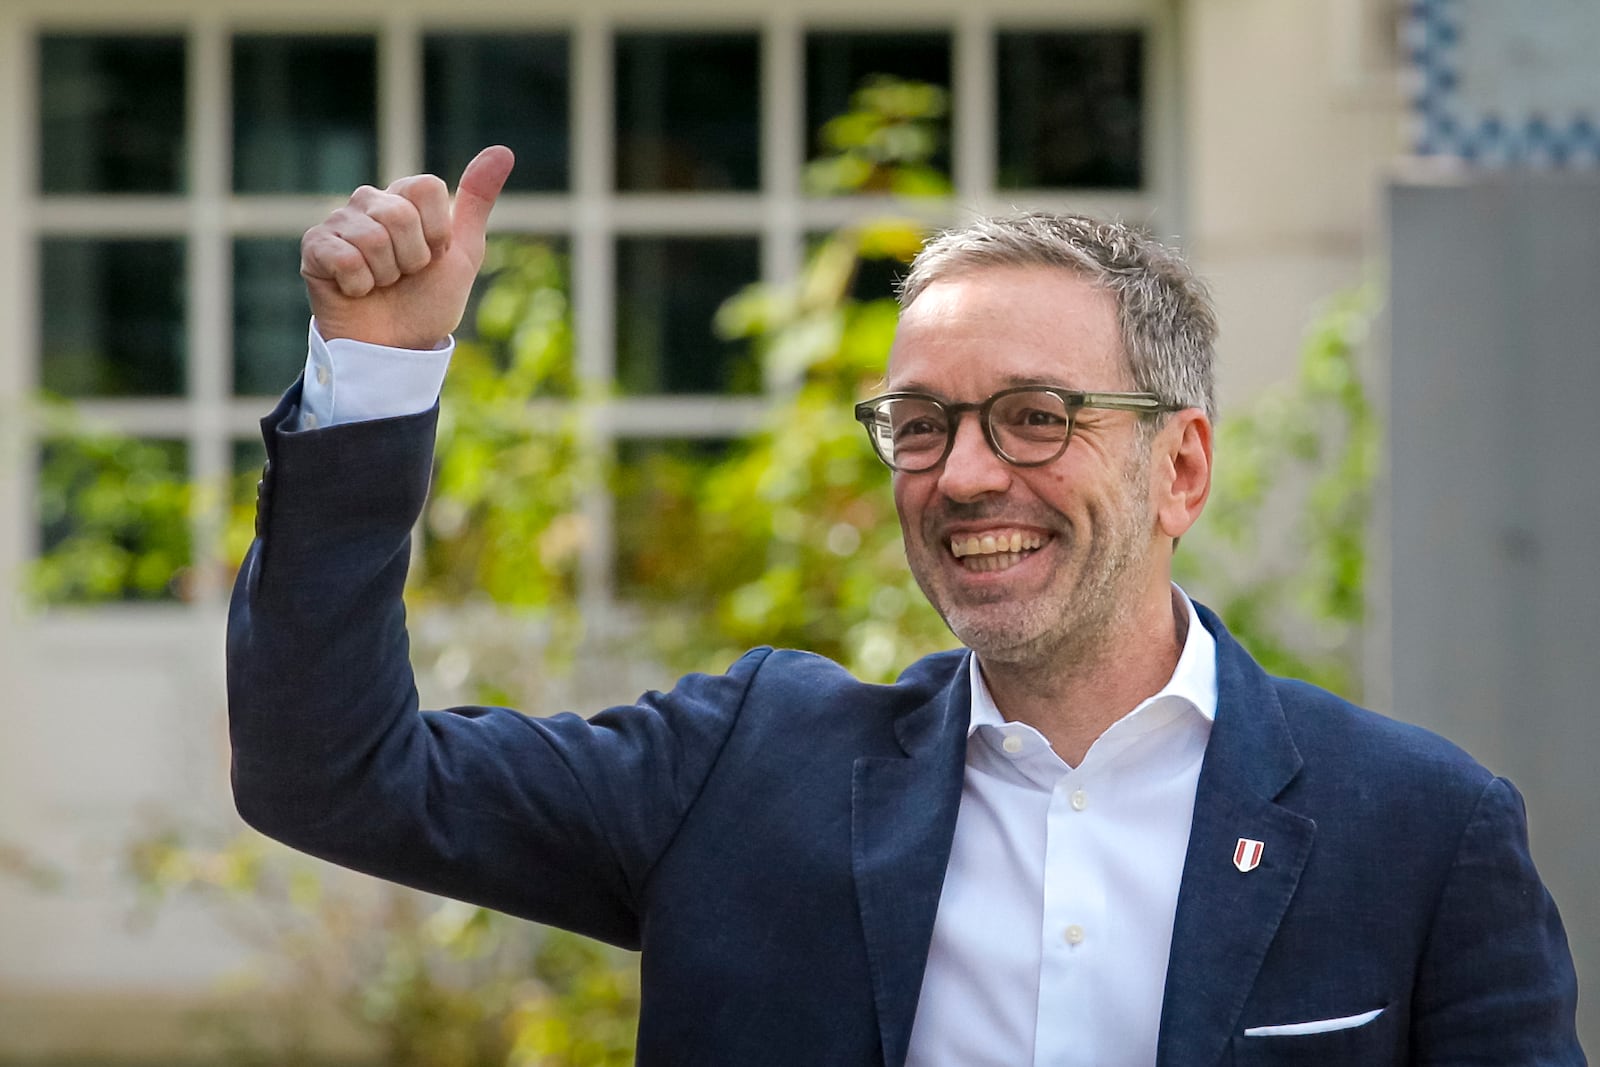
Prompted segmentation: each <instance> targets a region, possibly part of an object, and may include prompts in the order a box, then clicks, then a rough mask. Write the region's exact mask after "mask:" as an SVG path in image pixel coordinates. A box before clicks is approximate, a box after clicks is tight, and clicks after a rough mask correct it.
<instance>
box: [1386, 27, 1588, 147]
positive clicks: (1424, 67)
mask: <svg viewBox="0 0 1600 1067" xmlns="http://www.w3.org/2000/svg"><path fill="white" fill-rule="evenodd" d="M1472 6H1473V5H1471V4H1469V3H1468V2H1466V0H1412V2H1411V5H1410V11H1409V18H1408V19H1407V21H1406V33H1407V40H1406V42H1405V52H1406V56H1407V59H1408V60H1409V62H1410V66H1411V73H1412V76H1413V79H1414V81H1413V84H1414V92H1415V95H1414V96H1413V98H1412V111H1413V117H1414V119H1415V123H1414V126H1415V132H1414V138H1413V150H1414V151H1415V152H1416V154H1417V155H1419V156H1424V157H1435V158H1437V157H1445V158H1453V159H1455V160H1458V161H1460V162H1461V163H1463V164H1465V165H1467V166H1469V167H1475V168H1484V169H1494V170H1508V169H1546V170H1547V169H1590V168H1596V167H1600V94H1594V95H1595V96H1596V99H1593V100H1592V101H1591V102H1590V103H1588V104H1587V106H1585V105H1582V104H1580V105H1578V106H1576V107H1575V106H1573V105H1572V103H1571V101H1570V100H1565V101H1562V102H1561V103H1558V104H1556V105H1555V106H1553V107H1551V108H1550V109H1549V110H1545V109H1543V108H1540V107H1538V106H1534V107H1529V106H1527V104H1526V103H1525V102H1523V101H1513V100H1511V99H1508V98H1507V97H1509V95H1510V94H1509V93H1507V92H1505V91H1504V90H1500V91H1499V92H1498V94H1497V91H1496V88H1495V86H1493V85H1475V86H1466V87H1464V86H1463V80H1464V78H1463V70H1462V58H1463V55H1464V53H1465V51H1466V49H1465V47H1464V42H1465V40H1466V36H1467V35H1468V34H1470V33H1474V32H1490V33H1493V32H1496V31H1497V30H1500V29H1501V27H1499V26H1496V25H1492V24H1491V25H1480V24H1479V23H1478V22H1474V21H1473V20H1472V19H1471V18H1470V17H1469V16H1470V15H1471V14H1472V10H1471V8H1472ZM1535 6H1536V7H1537V6H1540V5H1538V4H1537V3H1535ZM1586 6H1587V5H1576V6H1568V7H1567V8H1566V11H1567V12H1572V11H1577V12H1579V14H1578V15H1577V16H1574V17H1592V14H1590V15H1587V16H1586V15H1584V14H1583V12H1584V10H1585V7H1586ZM1522 10H1523V13H1524V15H1525V16H1526V17H1530V18H1536V17H1537V15H1536V13H1535V12H1534V11H1532V10H1528V9H1522ZM1595 10H1600V9H1596V8H1591V9H1589V11H1590V12H1591V13H1592V12H1593V11H1595ZM1481 21H1484V22H1487V21H1489V20H1481ZM1553 32H1557V33H1558V32H1560V31H1559V30H1555V31H1553ZM1588 59H1589V62H1590V63H1594V62H1596V60H1595V59H1594V57H1592V56H1591V57H1588ZM1495 73H1500V74H1503V75H1505V76H1506V77H1507V78H1508V79H1509V78H1513V77H1515V75H1516V73H1517V72H1516V71H1515V70H1514V69H1511V68H1510V66H1509V64H1508V66H1507V68H1506V69H1504V70H1501V71H1497V72H1495ZM1578 77H1580V78H1581V77H1585V74H1584V73H1579V74H1578ZM1469 90H1470V91H1469ZM1497 95H1499V96H1500V97H1501V99H1499V100H1496V99H1495V97H1496V96H1497ZM1485 96H1487V97H1488V98H1487V99H1485Z"/></svg>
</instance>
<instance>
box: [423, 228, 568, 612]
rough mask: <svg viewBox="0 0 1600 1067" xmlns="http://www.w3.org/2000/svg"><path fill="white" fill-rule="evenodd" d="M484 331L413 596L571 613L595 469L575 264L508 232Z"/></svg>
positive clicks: (432, 506) (459, 399) (448, 403)
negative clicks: (577, 401) (580, 383)
mask: <svg viewBox="0 0 1600 1067" xmlns="http://www.w3.org/2000/svg"><path fill="white" fill-rule="evenodd" d="M485 271H486V272H487V273H488V275H489V278H490V279H491V280H490V284H489V285H488V287H487V289H486V291H485V293H484V296H483V299H482V301H481V302H480V304H479V306H478V312H477V322H476V327H477V328H476V336H475V337H474V338H471V339H463V340H462V341H461V342H460V343H459V344H458V345H457V346H456V353H455V356H454V358H453V359H452V361H451V367H450V374H449V377H448V378H447V379H446V382H445V389H444V396H443V403H442V406H441V409H440V417H439V436H438V445H437V448H436V451H435V455H436V461H435V469H434V477H433V489H432V493H431V495H430V497H429V500H428V504H427V510H426V512H425V513H424V516H423V522H422V530H423V532H424V535H425V536H424V541H423V551H422V554H421V558H420V559H419V560H418V563H417V566H416V567H414V568H413V573H412V576H411V586H410V592H411V596H412V599H413V601H414V602H416V603H417V604H419V605H426V604H452V603H456V604H459V603H461V602H463V601H466V600H469V599H473V598H483V597H486V598H488V599H489V600H491V601H493V602H494V603H496V604H498V605H501V606H503V607H505V608H509V609H511V610H523V611H527V610H553V609H556V608H559V607H561V606H563V605H570V604H571V603H572V601H573V597H574V592H575V582H576V574H577V561H578V550H579V548H580V546H581V545H582V544H583V541H584V539H585V537H586V534H587V528H586V525H585V522H584V519H583V517H582V514H581V510H580V503H581V500H582V496H583V492H584V490H585V487H586V486H588V485H592V484H593V483H594V480H595V479H596V478H597V477H598V470H597V468H596V464H595V463H594V461H593V459H592V457H591V456H590V453H589V452H588V451H587V450H584V449H582V448H581V447H580V438H579V420H580V418H581V415H580V411H581V408H580V407H579V406H576V405H573V404H570V403H561V404H555V403H551V402H550V398H552V397H570V396H571V395H572V394H573V393H574V392H575V390H576V384H577V383H576V376H575V371H574V368H573V355H572V326H571V314H570V310H569V306H568V301H567V296H566V293H567V278H566V274H567V271H566V265H565V263H564V261H563V259H562V257H561V256H559V255H558V254H557V253H556V252H554V251H553V250H552V249H551V248H550V247H549V246H548V245H546V244H543V243H540V242H537V241H527V240H516V239H507V238H501V239H497V240H495V241H493V242H491V244H490V247H489V251H488V256H487V259H486V261H485Z"/></svg>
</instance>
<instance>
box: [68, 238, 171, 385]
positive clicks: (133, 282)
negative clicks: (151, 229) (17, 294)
mask: <svg viewBox="0 0 1600 1067" xmlns="http://www.w3.org/2000/svg"><path fill="white" fill-rule="evenodd" d="M39 259H40V275H39V284H40V292H39V306H40V323H41V325H42V337H41V342H42V344H41V349H42V351H41V356H42V363H41V366H40V374H39V380H40V383H41V384H42V385H43V386H44V387H45V388H46V389H48V390H50V391H51V392H54V393H58V394H61V395H63V396H72V397H115V396H175V395H177V394H180V393H182V392H183V389H184V373H183V366H184V349H185V341H184V321H183V319H184V304H185V300H184V288H185V284H184V273H185V268H184V252H183V242H182V241H176V240H146V239H138V240H95V239H86V238H76V237H53V238H47V239H46V240H44V241H43V242H42V243H41V246H40V257H39Z"/></svg>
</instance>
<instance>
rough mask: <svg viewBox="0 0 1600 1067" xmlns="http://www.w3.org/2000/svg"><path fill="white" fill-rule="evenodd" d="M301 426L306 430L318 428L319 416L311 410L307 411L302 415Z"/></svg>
mask: <svg viewBox="0 0 1600 1067" xmlns="http://www.w3.org/2000/svg"><path fill="white" fill-rule="evenodd" d="M300 427H301V428H302V429H305V430H315V429H316V428H317V417H316V416H315V415H313V414H311V412H309V411H308V412H306V413H305V414H304V415H302V416H300Z"/></svg>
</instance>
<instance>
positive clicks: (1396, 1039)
mask: <svg viewBox="0 0 1600 1067" xmlns="http://www.w3.org/2000/svg"><path fill="white" fill-rule="evenodd" d="M1403 1051H1404V1049H1403V1047H1402V1045H1401V1029H1400V1013H1398V1012H1396V1011H1395V1010H1394V1009H1393V1005H1390V1006H1388V1007H1386V1008H1384V1010H1383V1011H1381V1012H1380V1013H1379V1014H1378V1017H1377V1018H1375V1019H1373V1020H1371V1021H1370V1022H1366V1023H1363V1024H1361V1025H1360V1026H1352V1027H1349V1028H1347V1029H1343V1030H1330V1031H1328V1032H1327V1033H1322V1034H1264V1035H1261V1036H1248V1037H1247V1036H1244V1035H1240V1036H1238V1037H1235V1038H1234V1039H1233V1064H1234V1067H1290V1065H1291V1064H1301V1065H1309V1064H1314V1065H1316V1067H1382V1065H1383V1064H1387V1063H1398V1062H1400V1057H1401V1053H1402V1052H1403Z"/></svg>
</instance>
